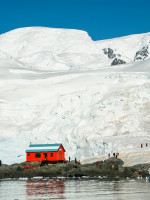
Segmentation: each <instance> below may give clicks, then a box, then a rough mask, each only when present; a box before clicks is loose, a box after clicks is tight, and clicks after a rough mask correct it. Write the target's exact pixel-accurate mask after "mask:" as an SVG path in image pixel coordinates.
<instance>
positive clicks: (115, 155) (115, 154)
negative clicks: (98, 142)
mask: <svg viewBox="0 0 150 200" xmlns="http://www.w3.org/2000/svg"><path fill="white" fill-rule="evenodd" d="M118 156H119V153H113V157H114V158H118ZM108 158H110V153H109V154H108Z"/></svg>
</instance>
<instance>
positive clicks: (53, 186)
mask: <svg viewBox="0 0 150 200" xmlns="http://www.w3.org/2000/svg"><path fill="white" fill-rule="evenodd" d="M64 193H65V183H64V181H61V180H50V181H45V180H38V181H37V180H27V181H26V194H27V196H30V197H31V196H34V197H36V196H38V198H39V197H40V196H41V197H44V196H45V197H47V198H54V199H64ZM56 196H57V198H56Z"/></svg>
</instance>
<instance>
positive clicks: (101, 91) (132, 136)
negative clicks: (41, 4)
mask: <svg viewBox="0 0 150 200" xmlns="http://www.w3.org/2000/svg"><path fill="white" fill-rule="evenodd" d="M149 47H150V33H144V34H137V35H131V36H125V37H120V38H115V39H111V40H103V41H93V40H92V38H91V37H90V36H89V35H88V33H86V32H84V31H80V30H72V29H70V30H69V29H55V28H46V27H27V28H20V29H16V30H12V31H10V32H7V33H5V34H2V35H0V72H1V73H0V159H1V160H2V162H3V163H7V164H11V163H15V162H22V161H25V159H26V158H25V150H26V149H27V147H28V146H29V144H30V142H31V143H62V144H63V145H64V147H65V149H66V158H68V157H69V156H70V157H71V159H74V158H77V159H79V160H81V161H82V162H83V163H86V162H93V161H96V160H98V159H104V158H106V157H107V155H108V153H111V154H112V153H113V152H119V154H120V158H122V159H123V160H124V162H125V164H126V165H132V164H137V163H146V162H150V153H149V152H150V134H149V129H150V123H149V122H150V102H149V99H150V55H149ZM114 59H116V60H122V61H124V62H125V63H124V64H119V63H120V62H118V65H112V62H113V60H114ZM146 143H147V144H148V147H146V146H145V144H146ZM141 144H143V148H141Z"/></svg>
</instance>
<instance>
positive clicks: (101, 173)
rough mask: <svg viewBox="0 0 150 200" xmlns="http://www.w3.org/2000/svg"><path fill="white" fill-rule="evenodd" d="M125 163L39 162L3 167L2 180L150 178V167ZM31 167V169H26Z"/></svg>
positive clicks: (118, 160)
mask: <svg viewBox="0 0 150 200" xmlns="http://www.w3.org/2000/svg"><path fill="white" fill-rule="evenodd" d="M123 164H124V163H123V161H122V160H121V159H119V158H110V159H107V160H104V161H97V162H95V163H92V164H84V165H82V164H77V163H74V162H66V163H59V164H53V165H52V164H49V165H44V166H42V167H40V164H39V162H32V163H30V162H24V163H20V164H13V165H2V166H1V167H0V179H3V178H19V177H28V178H33V177H37V176H40V177H50V178H52V177H68V178H73V177H74V178H81V177H83V176H87V177H91V178H92V177H93V178H94V177H101V178H104V179H105V180H106V179H107V180H116V179H122V178H126V177H131V178H136V177H137V176H142V177H145V176H148V175H149V173H148V169H149V167H150V164H149V165H140V166H133V167H123ZM29 165H30V166H29ZM24 167H31V168H24Z"/></svg>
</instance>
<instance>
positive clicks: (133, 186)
mask: <svg viewBox="0 0 150 200" xmlns="http://www.w3.org/2000/svg"><path fill="white" fill-rule="evenodd" d="M26 199H27V200H42V199H70V200H73V199H74V200H84V199H85V200H89V199H93V200H95V199H100V200H137V199H139V200H141V199H142V200H149V199H150V183H149V181H148V180H147V179H136V180H129V179H128V180H122V181H102V180H101V179H94V180H93V179H40V178H39V179H38V178H36V179H31V180H28V179H27V180H26V179H22V180H20V179H16V180H12V179H11V180H10V179H5V180H1V181H0V200H26Z"/></svg>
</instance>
